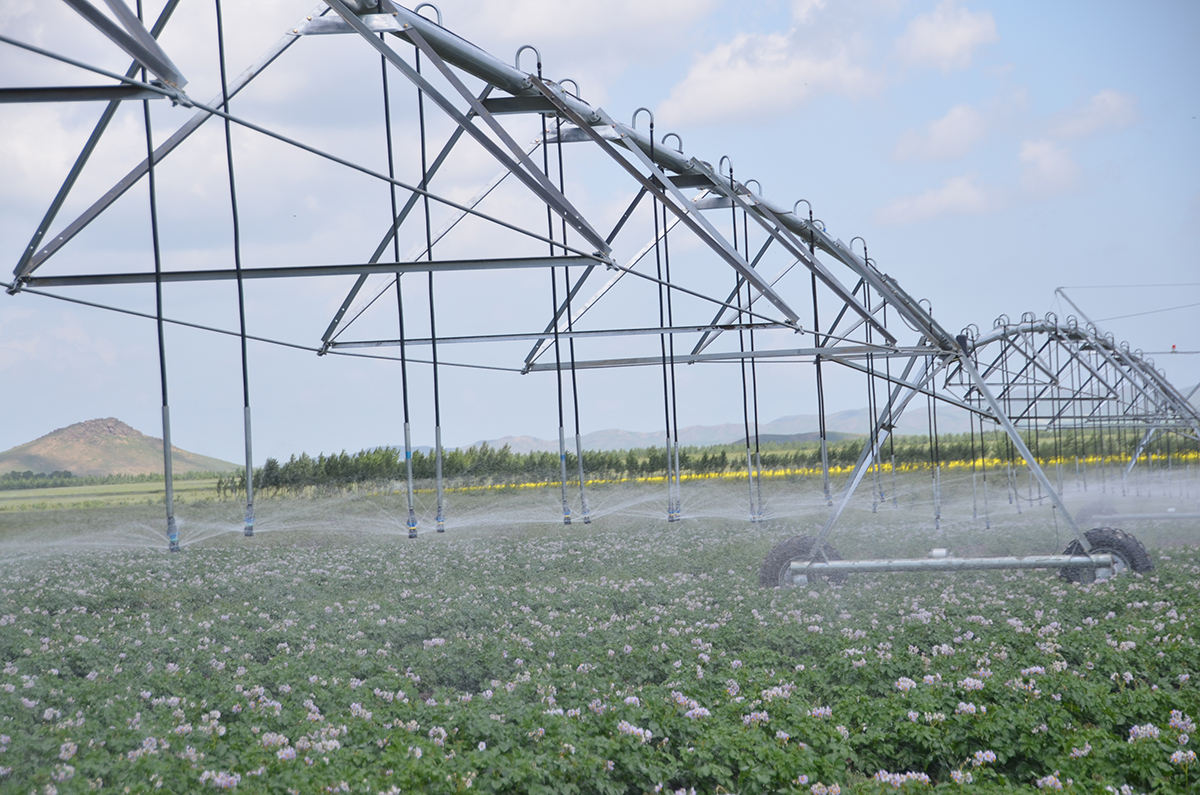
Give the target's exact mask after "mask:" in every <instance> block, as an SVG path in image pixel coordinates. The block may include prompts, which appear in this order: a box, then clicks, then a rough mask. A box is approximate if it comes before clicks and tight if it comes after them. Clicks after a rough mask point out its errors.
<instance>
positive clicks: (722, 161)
mask: <svg viewBox="0 0 1200 795" xmlns="http://www.w3.org/2000/svg"><path fill="white" fill-rule="evenodd" d="M726 163H728V164H729V184H730V185H732V184H733V161H732V160H730V159H729V155H721V159H720V160H718V161H717V173H718V174H720V173H721V167H722V166H724V165H725V164H726Z"/></svg>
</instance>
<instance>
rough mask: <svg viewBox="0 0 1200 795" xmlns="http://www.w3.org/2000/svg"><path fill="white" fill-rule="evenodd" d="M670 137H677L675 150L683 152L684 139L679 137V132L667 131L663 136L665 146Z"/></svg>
mask: <svg viewBox="0 0 1200 795" xmlns="http://www.w3.org/2000/svg"><path fill="white" fill-rule="evenodd" d="M668 138H674V139H675V151H676V152H678V153H679V154H683V139H682V138H680V137H679V134H678V133H673V132H669V133H667V134H666V135H664V136H663V137H662V142H663V145H664V146H665V145H666V143H667V139H668Z"/></svg>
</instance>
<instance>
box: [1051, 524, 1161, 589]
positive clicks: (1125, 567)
mask: <svg viewBox="0 0 1200 795" xmlns="http://www.w3.org/2000/svg"><path fill="white" fill-rule="evenodd" d="M1083 536H1084V538H1086V539H1087V541H1088V543H1089V544H1091V546H1092V552H1106V553H1108V554H1109V555H1112V556H1113V558H1114V561H1113V562H1114V564H1115V566H1114V567H1113V568H1114V569H1115V570H1114V572H1113V574H1114V576H1115V575H1118V574H1120V573H1121V572H1123V571H1139V572H1141V571H1153V570H1154V562H1153V561H1152V560H1150V555H1149V554H1147V553H1146V548H1145V547H1144V546H1142V542H1141V541H1138V540H1137V538H1135V537H1134V536H1132V535H1130V534H1129V533H1126V532H1125V531H1124V530H1118V529H1116V528H1115V527H1097V528H1094V529H1092V530H1088V531H1087V532H1086V533H1084V534H1083ZM1063 554H1064V555H1082V554H1084V552H1083V548H1082V547H1081V546H1079V542H1078V541H1072V542H1071V543H1070V544H1068V545H1067V548H1066V550H1064V552H1063ZM1059 576H1060V577H1062V578H1063V579H1064V580H1066V581H1067V582H1078V583H1089V582H1095V580H1096V570H1095V569H1094V568H1092V567H1090V566H1064V567H1063V568H1062V569H1061V570H1060V571H1059Z"/></svg>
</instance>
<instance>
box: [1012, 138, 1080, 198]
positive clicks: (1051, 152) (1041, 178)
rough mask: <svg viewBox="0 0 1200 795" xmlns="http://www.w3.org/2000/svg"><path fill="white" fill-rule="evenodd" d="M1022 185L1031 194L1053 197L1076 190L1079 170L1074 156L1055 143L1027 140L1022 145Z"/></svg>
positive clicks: (1020, 156) (1020, 157)
mask: <svg viewBox="0 0 1200 795" xmlns="http://www.w3.org/2000/svg"><path fill="white" fill-rule="evenodd" d="M1019 159H1020V161H1021V168H1022V171H1021V184H1022V185H1024V186H1025V189H1026V190H1028V191H1030V192H1031V193H1036V194H1039V195H1050V194H1054V193H1061V192H1062V191H1065V190H1067V189H1069V188H1070V187H1072V186H1073V185H1074V184H1075V181H1076V179H1077V178H1078V176H1079V167H1078V166H1076V165H1075V161H1074V160H1072V159H1071V155H1070V153H1069V152H1067V150H1066V149H1064V148H1063V147H1062V146H1061V145H1060V144H1058V143H1056V142H1054V141H1045V140H1041V141H1025V142H1023V143H1022V144H1021V153H1020V155H1019Z"/></svg>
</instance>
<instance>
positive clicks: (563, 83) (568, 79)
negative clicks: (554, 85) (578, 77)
mask: <svg viewBox="0 0 1200 795" xmlns="http://www.w3.org/2000/svg"><path fill="white" fill-rule="evenodd" d="M567 83H570V84H571V85H572V86H574V87H575V90H574V91H572V92H571V96H573V97H575V99H579V84H578V83H576V82H575V79H574V78H572V77H564V78H563V79H562V80H559V81H558V85H559V87H560V88H561V87H565V86H566V85H567ZM564 90H565V88H564Z"/></svg>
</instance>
